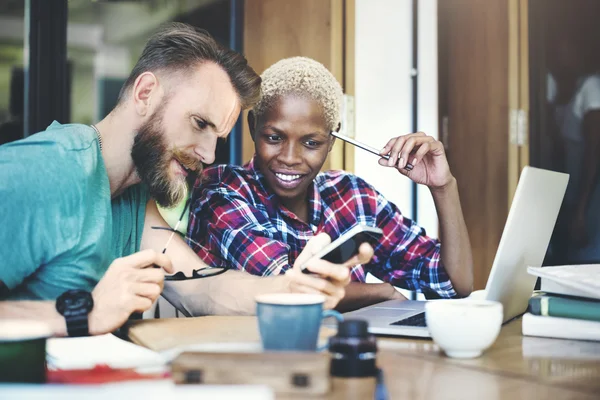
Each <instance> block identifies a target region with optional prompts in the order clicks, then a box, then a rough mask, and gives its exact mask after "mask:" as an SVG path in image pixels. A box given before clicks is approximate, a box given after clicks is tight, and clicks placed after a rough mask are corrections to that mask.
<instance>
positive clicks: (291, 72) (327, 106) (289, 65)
mask: <svg viewBox="0 0 600 400" xmlns="http://www.w3.org/2000/svg"><path fill="white" fill-rule="evenodd" d="M261 78H262V84H261V90H262V97H261V99H260V101H259V102H258V104H257V105H256V106H254V109H253V110H252V112H253V114H254V117H255V121H258V120H259V119H261V118H262V117H263V116H264V114H265V112H266V111H267V110H269V108H270V107H272V106H273V104H274V103H275V102H276V101H277V100H278V99H279V98H280V97H282V96H286V95H289V94H293V95H298V96H305V97H306V96H307V97H309V98H311V99H313V100H315V101H316V102H318V103H319V104H320V106H321V109H322V110H323V116H324V117H325V121H326V122H327V128H328V129H329V130H335V129H337V126H338V125H339V123H340V108H341V104H342V96H343V91H342V87H341V86H340V84H339V82H338V81H337V79H335V77H334V76H333V74H332V73H331V72H329V70H328V69H327V68H325V66H324V65H323V64H321V63H319V62H317V61H315V60H313V59H310V58H306V57H292V58H285V59H283V60H280V61H278V62H276V63H275V64H273V65H271V66H270V67H269V68H267V69H266V70H265V72H263V73H262V75H261Z"/></svg>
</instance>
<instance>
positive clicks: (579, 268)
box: [527, 264, 600, 298]
mask: <svg viewBox="0 0 600 400" xmlns="http://www.w3.org/2000/svg"><path fill="white" fill-rule="evenodd" d="M527 272H528V273H529V274H531V275H535V276H539V277H540V278H543V279H550V280H552V281H555V282H557V283H559V284H561V285H563V286H566V287H569V288H571V289H574V290H577V291H578V292H579V293H581V294H580V296H588V297H593V298H599V297H600V264H588V265H563V266H558V267H543V268H542V267H527Z"/></svg>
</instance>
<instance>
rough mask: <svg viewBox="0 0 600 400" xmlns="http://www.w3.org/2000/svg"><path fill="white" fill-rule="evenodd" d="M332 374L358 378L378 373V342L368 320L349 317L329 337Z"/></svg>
mask: <svg viewBox="0 0 600 400" xmlns="http://www.w3.org/2000/svg"><path fill="white" fill-rule="evenodd" d="M329 352H330V353H331V366H330V373H331V376H336V377H342V378H358V377H368V376H376V375H377V359H376V356H377V342H376V340H375V336H374V335H372V334H370V333H369V324H368V323H367V321H364V320H358V319H349V320H345V321H343V322H340V323H339V324H338V332H337V334H336V335H335V336H332V337H330V338H329Z"/></svg>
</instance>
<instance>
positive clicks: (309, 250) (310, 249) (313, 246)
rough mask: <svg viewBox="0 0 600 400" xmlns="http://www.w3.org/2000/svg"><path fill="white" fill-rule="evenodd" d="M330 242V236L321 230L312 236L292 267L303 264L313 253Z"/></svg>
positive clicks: (298, 266)
mask: <svg viewBox="0 0 600 400" xmlns="http://www.w3.org/2000/svg"><path fill="white" fill-rule="evenodd" d="M329 243H331V238H330V237H329V235H328V234H326V233H325V232H321V233H319V234H318V235H316V236H313V237H312V238H311V239H310V240H309V241H308V243H306V246H304V249H303V250H302V252H301V253H300V254H299V255H298V258H297V259H296V262H295V263H294V268H300V267H301V266H302V265H303V264H305V263H306V262H307V261H308V260H310V259H311V258H312V256H314V255H315V254H317V253H318V252H319V251H321V250H322V249H323V248H324V247H325V246H327V245H328V244H329Z"/></svg>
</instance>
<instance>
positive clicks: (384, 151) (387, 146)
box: [379, 137, 398, 155]
mask: <svg viewBox="0 0 600 400" xmlns="http://www.w3.org/2000/svg"><path fill="white" fill-rule="evenodd" d="M397 139H398V137H394V138H391V139H390V140H388V142H387V143H386V144H385V146H383V149H381V151H380V152H379V154H382V155H386V154H389V152H390V150H392V147H394V143H396V140H397Z"/></svg>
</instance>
